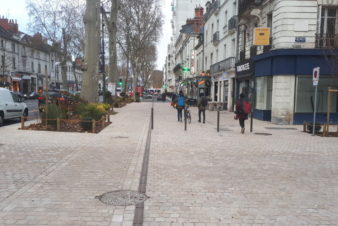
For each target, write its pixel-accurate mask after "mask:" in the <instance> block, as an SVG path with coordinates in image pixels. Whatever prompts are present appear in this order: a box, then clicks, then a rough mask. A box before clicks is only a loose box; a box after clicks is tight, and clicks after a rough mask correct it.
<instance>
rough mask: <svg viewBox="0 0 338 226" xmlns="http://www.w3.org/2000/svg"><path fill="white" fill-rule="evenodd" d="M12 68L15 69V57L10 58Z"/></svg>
mask: <svg viewBox="0 0 338 226" xmlns="http://www.w3.org/2000/svg"><path fill="white" fill-rule="evenodd" d="M12 68H13V69H15V57H13V59H12Z"/></svg>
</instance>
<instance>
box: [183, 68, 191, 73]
mask: <svg viewBox="0 0 338 226" xmlns="http://www.w3.org/2000/svg"><path fill="white" fill-rule="evenodd" d="M182 71H184V72H187V71H190V68H188V67H183V68H182Z"/></svg>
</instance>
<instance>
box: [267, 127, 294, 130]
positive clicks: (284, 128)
mask: <svg viewBox="0 0 338 226" xmlns="http://www.w3.org/2000/svg"><path fill="white" fill-rule="evenodd" d="M265 129H275V130H297V128H292V127H265Z"/></svg>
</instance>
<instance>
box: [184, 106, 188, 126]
mask: <svg viewBox="0 0 338 226" xmlns="http://www.w3.org/2000/svg"><path fill="white" fill-rule="evenodd" d="M184 131H187V111H186V110H185V109H184Z"/></svg>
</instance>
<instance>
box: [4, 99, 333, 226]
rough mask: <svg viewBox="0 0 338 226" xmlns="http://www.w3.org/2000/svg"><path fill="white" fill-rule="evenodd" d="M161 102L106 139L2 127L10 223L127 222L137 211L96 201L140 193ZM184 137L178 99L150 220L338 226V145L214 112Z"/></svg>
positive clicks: (151, 173) (154, 175)
mask: <svg viewBox="0 0 338 226" xmlns="http://www.w3.org/2000/svg"><path fill="white" fill-rule="evenodd" d="M151 106H152V103H151V102H150V103H134V104H129V105H127V106H126V107H124V108H121V109H116V110H117V111H118V112H119V113H118V114H117V115H114V116H112V117H111V120H112V124H111V125H110V126H109V127H107V128H105V129H104V130H103V131H102V132H101V133H99V134H90V133H87V134H86V133H82V134H81V133H63V132H39V131H21V130H18V129H17V128H18V127H19V124H16V125H11V126H6V127H1V128H0V134H1V136H0V226H14V225H15V226H17V225H25V226H26V225H34V226H40V225H41V226H42V225H49V226H50V225H52V226H54V225H55V226H56V225H62V226H69V225H71V226H86V225H92V226H100V225H105V226H127V225H132V224H133V219H134V211H135V207H134V206H126V207H125V206H111V205H106V204H103V203H101V202H100V201H99V200H98V199H96V198H95V197H96V196H99V195H101V194H103V193H105V192H109V191H114V190H133V191H137V190H138V187H139V182H140V172H141V167H142V163H143V157H144V151H145V147H146V138H147V131H148V127H149V117H150V108H151ZM190 109H191V113H192V123H191V124H188V128H187V131H184V123H182V122H177V112H176V110H175V109H173V108H172V107H170V103H169V102H166V103H162V102H158V103H155V104H154V114H155V118H154V130H153V131H152V135H151V145H150V159H149V166H148V175H147V185H146V189H147V192H146V195H147V196H149V199H147V200H146V201H145V203H144V216H143V217H144V218H143V219H144V224H143V225H148V226H149V225H151V226H157V225H159V226H166V225H172V226H175V225H180V226H191V225H194V226H201V225H204V226H209V225H219V226H223V225H231V226H232V225H292V226H294V225H338V223H337V222H338V195H337V192H338V180H337V175H338V167H337V166H338V149H337V147H338V139H337V138H326V137H317V136H315V137H313V136H311V135H310V134H307V133H303V132H301V130H302V127H301V126H277V125H273V124H271V123H269V122H262V121H256V120H254V124H253V125H254V132H256V133H269V134H271V135H269V136H262V135H256V134H254V133H249V125H248V124H249V123H248V121H247V122H246V127H247V128H246V133H245V134H244V135H242V134H240V128H239V125H238V121H235V120H234V119H233V113H227V112H221V115H220V118H221V126H220V132H219V133H218V132H217V131H216V112H210V111H207V112H206V116H207V120H206V123H205V124H202V123H198V122H197V109H196V108H195V107H191V108H190Z"/></svg>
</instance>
